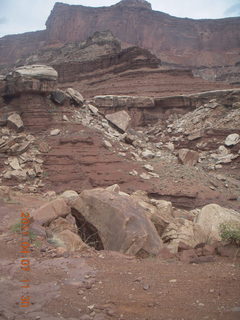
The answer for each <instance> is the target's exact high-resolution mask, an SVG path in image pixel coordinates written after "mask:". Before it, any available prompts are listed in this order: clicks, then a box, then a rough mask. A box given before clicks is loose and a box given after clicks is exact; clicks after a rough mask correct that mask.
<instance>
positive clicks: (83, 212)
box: [72, 189, 162, 257]
mask: <svg viewBox="0 0 240 320" xmlns="http://www.w3.org/2000/svg"><path fill="white" fill-rule="evenodd" d="M72 208H73V212H72V213H73V214H74V216H75V218H76V220H77V224H78V227H79V228H80V229H81V225H80V224H79V221H80V222H81V224H82V226H86V224H88V225H89V231H90V230H94V232H97V233H98V236H99V238H100V239H101V242H102V246H103V248H104V249H106V250H112V251H118V252H121V253H125V254H130V255H139V256H143V257H145V256H149V255H157V254H158V253H159V250H160V249H161V248H162V241H161V239H160V237H159V235H158V233H157V231H156V229H155V227H154V225H153V224H152V222H151V221H150V219H149V218H148V217H147V215H146V211H145V209H144V208H143V207H141V206H140V205H139V204H138V203H137V202H136V201H134V200H133V199H131V197H130V196H128V195H121V194H118V193H116V192H111V191H107V190H105V189H93V190H85V191H83V192H82V193H81V194H80V196H79V197H78V199H77V200H75V202H74V203H73V204H72ZM88 237H91V234H89V235H88Z"/></svg>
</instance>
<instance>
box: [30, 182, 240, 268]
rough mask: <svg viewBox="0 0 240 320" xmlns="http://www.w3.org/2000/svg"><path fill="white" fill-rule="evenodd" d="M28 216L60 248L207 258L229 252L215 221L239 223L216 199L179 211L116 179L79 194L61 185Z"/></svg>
mask: <svg viewBox="0 0 240 320" xmlns="http://www.w3.org/2000/svg"><path fill="white" fill-rule="evenodd" d="M31 216H32V219H33V222H32V226H33V228H34V229H35V232H37V233H38V234H39V235H40V234H41V235H43V234H44V232H43V230H46V231H45V232H46V233H45V236H47V237H48V238H49V239H50V241H51V242H52V243H54V244H55V245H56V246H58V247H61V248H62V249H59V252H61V251H62V252H65V251H66V250H67V251H79V250H80V251H81V250H85V249H87V248H89V246H90V247H93V248H95V249H96V250H112V251H118V252H122V253H124V254H129V255H136V256H140V257H148V256H149V255H154V256H159V255H160V256H166V253H167V252H168V254H167V256H168V257H170V256H172V257H177V258H179V259H180V260H181V261H183V262H190V263H193V262H194V263H202V262H211V261H214V255H216V254H217V253H219V254H220V255H226V254H227V253H229V250H228V243H225V244H224V243H223V242H222V241H221V237H220V225H221V224H222V223H227V222H229V221H235V222H236V223H240V214H239V213H238V212H236V211H233V210H229V209H226V208H223V207H220V206H218V205H215V204H210V205H207V206H205V207H203V208H202V209H195V210H192V211H188V212H184V211H182V217H180V212H179V209H176V208H174V207H173V206H172V203H171V202H169V201H165V200H155V199H152V198H149V197H148V196H147V193H145V192H143V191H136V192H134V193H133V194H131V195H129V194H126V193H124V192H121V191H120V188H119V186H118V185H113V186H110V187H107V188H106V189H103V188H96V189H92V190H84V191H82V192H81V194H80V195H78V194H77V193H76V192H75V191H71V190H69V191H66V192H64V193H63V194H62V195H60V196H55V199H54V200H52V201H50V202H48V203H46V204H45V205H43V206H42V207H40V208H38V209H36V210H34V211H33V212H32V214H31ZM184 216H185V217H184ZM226 245H227V246H226ZM231 250H232V249H231ZM231 250H230V251H231ZM231 252H232V251H231Z"/></svg>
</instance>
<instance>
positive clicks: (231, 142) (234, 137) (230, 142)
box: [225, 133, 240, 147]
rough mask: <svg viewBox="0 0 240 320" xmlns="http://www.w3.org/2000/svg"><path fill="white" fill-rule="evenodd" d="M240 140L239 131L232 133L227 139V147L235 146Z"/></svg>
mask: <svg viewBox="0 0 240 320" xmlns="http://www.w3.org/2000/svg"><path fill="white" fill-rule="evenodd" d="M239 141H240V135H239V134H237V133H232V134H229V135H228V136H227V138H226V139H225V145H226V146H227V147H230V146H235V145H236V144H238V142H239Z"/></svg>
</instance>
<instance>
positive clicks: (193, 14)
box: [0, 0, 240, 37]
mask: <svg viewBox="0 0 240 320" xmlns="http://www.w3.org/2000/svg"><path fill="white" fill-rule="evenodd" d="M119 1H120V0H62V1H61V0H58V2H64V3H69V4H81V5H85V6H91V7H101V6H109V5H113V4H115V3H117V2H119ZM148 1H149V2H151V4H152V7H153V10H157V11H163V12H165V13H169V14H171V15H173V16H176V17H188V18H193V19H201V18H202V19H203V18H210V19H218V18H224V17H234V16H240V0H148ZM55 2H57V1H56V0H0V37H2V36H4V35H6V34H15V33H23V32H27V31H35V30H42V29H45V22H46V19H47V17H48V16H49V14H50V11H51V9H52V8H53V6H54V3H55Z"/></svg>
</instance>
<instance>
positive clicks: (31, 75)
mask: <svg viewBox="0 0 240 320" xmlns="http://www.w3.org/2000/svg"><path fill="white" fill-rule="evenodd" d="M57 78H58V73H57V71H56V70H54V69H53V68H52V67H49V66H45V65H30V66H23V67H19V68H16V69H14V70H13V71H12V72H10V73H8V74H7V76H6V78H5V82H6V84H5V86H6V91H5V95H7V96H14V95H17V94H21V93H27V92H37V93H49V92H52V91H53V90H54V89H55V88H56V84H57Z"/></svg>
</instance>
